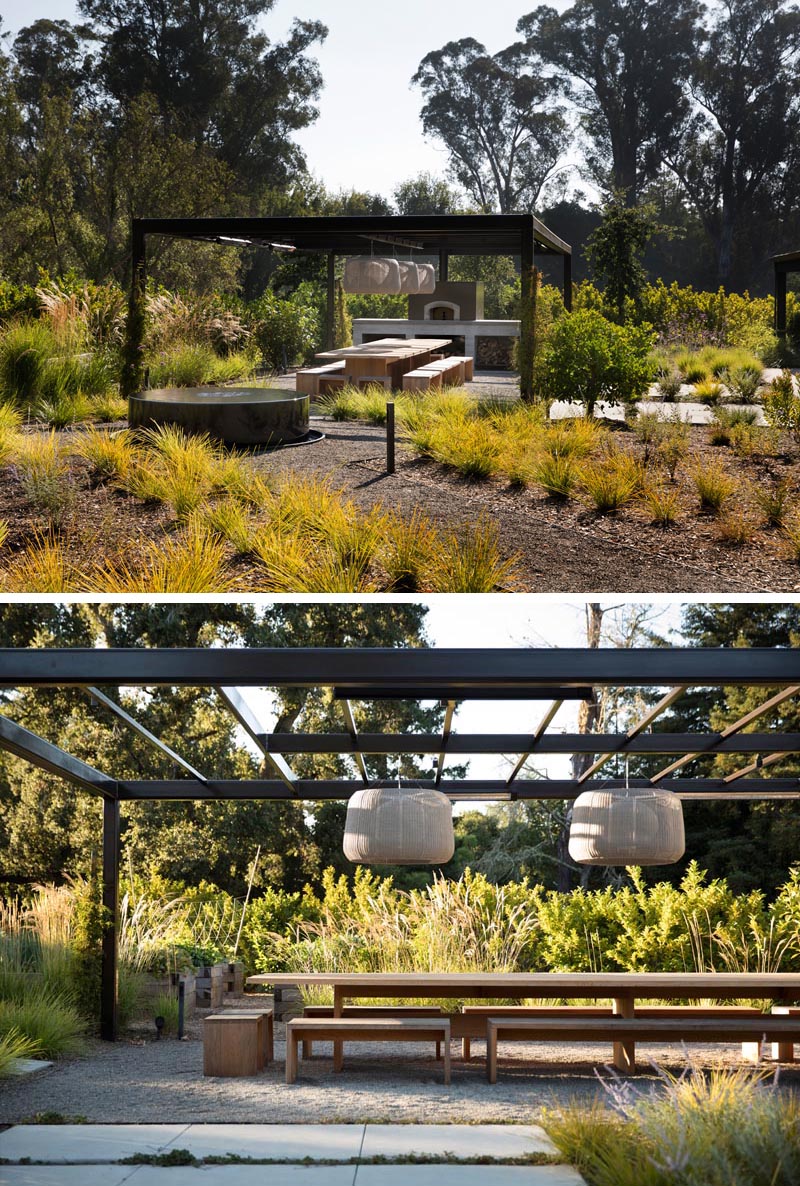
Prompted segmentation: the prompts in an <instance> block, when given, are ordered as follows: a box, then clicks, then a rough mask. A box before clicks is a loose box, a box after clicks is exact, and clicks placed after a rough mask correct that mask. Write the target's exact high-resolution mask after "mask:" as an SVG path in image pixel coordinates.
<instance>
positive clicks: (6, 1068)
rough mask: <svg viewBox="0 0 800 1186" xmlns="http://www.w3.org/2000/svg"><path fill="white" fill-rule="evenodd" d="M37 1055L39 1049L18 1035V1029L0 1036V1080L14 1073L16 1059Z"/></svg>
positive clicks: (0, 1016) (25, 1037)
mask: <svg viewBox="0 0 800 1186" xmlns="http://www.w3.org/2000/svg"><path fill="white" fill-rule="evenodd" d="M0 1018H2V1014H0ZM0 1024H2V1021H1V1020H0ZM38 1053H39V1047H38V1046H37V1045H36V1043H35V1042H34V1041H32V1040H31V1039H30V1038H29V1037H27V1036H26V1035H25V1034H22V1033H20V1031H19V1030H18V1029H10V1030H8V1031H7V1032H6V1033H4V1034H3V1035H2V1036H0V1079H3V1078H5V1076H6V1075H11V1074H13V1073H14V1067H15V1066H16V1063H17V1060H18V1059H21V1058H34V1057H35V1056H36V1055H37V1054H38Z"/></svg>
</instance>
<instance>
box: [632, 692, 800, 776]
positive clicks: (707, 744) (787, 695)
mask: <svg viewBox="0 0 800 1186" xmlns="http://www.w3.org/2000/svg"><path fill="white" fill-rule="evenodd" d="M798 693H800V684H790V685H789V687H788V688H783V689H782V690H781V691H780V692H776V693H775V695H774V696H770V698H769V699H768V700H765V701H764V703H763V704H759V705H758V707H757V708H753V709H751V710H750V712H746V713H745V714H744V716H741V717H739V719H738V720H736V721H732V722H731V724H730V725H728V726H727V727H726V728H725V729H723V730H722V732H721V733H719V734H717V735H715V740H711V737H712V735H711V734H707V735H706V736H705V737H704V739H703V740H704V744H703V745H702V746H700V747H699V748H698V749H694V750H693V751H692V752H691V753H686V754H684V755H683V757H682V758H679V759H678V761H677V762H671V763H670V765H669V766H665V767H664V769H663V770H659V771H658V772H657V773H656V774H654V775H652V779H653V782H658V781H660V780H661V779H663V778H669V776H670V775H671V774H674V773H675V771H676V770H680V769H681V768H682V767H684V766H686V765H688V763H689V762H692V761H694V759H695V758H700V757H706V756H708V755H709V754H714V753H719V752H721V750H720V746H721V745H722V744H723V742H725V741H727V740H728V739H729V738H731V737H735V736H736V734H737V733H741V732H742V730H743V729H746V728H747V726H748V725H752V723H753V721H757V720H759V718H760V717H763V716H765V715H766V714H767V713H768V712H771V711H772V709H773V708H779V707H780V706H781V704H784V703H785V702H786V701H787V700H791V699H792V697H793V696H797V695H798ZM771 748H772V746H770V749H771Z"/></svg>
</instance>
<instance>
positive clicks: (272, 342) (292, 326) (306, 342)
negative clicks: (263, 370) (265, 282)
mask: <svg viewBox="0 0 800 1186" xmlns="http://www.w3.org/2000/svg"><path fill="white" fill-rule="evenodd" d="M252 315H253V317H254V319H255V328H254V338H255V342H256V344H257V346H258V348H259V350H260V351H261V355H262V357H263V359H264V362H265V363H266V364H267V366H269V367H271V368H272V369H273V370H276V371H278V370H284V369H285V368H286V367H287V366H292V365H293V364H294V363H296V362H302V361H304V360H305V359H306V358H308V357H309V355H310V354H311V353H312V351H313V349H314V344H315V343H316V342H317V340H318V339H319V334H320V326H319V315H318V313H317V310H316V309H314V308H313V307H310V306H307V305H301V304H299V303H298V302H296V301H287V300H281V299H280V297H278V296H276V295H275V293H274V292H271V291H268V292H266V293H265V294H264V295H263V296H262V297H261V299H260V300H259V301H256V302H255V303H254V304H253V306H252Z"/></svg>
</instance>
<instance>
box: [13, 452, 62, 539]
mask: <svg viewBox="0 0 800 1186" xmlns="http://www.w3.org/2000/svg"><path fill="white" fill-rule="evenodd" d="M15 460H16V464H17V468H18V469H19V474H20V482H21V484H22V489H23V491H24V492H25V497H26V498H27V499H28V501H29V502H30V504H31V506H32V507H33V508H34V510H36V511H38V512H39V514H41V515H42V516H43V517H44V519H45V521H46V524H47V526H48V527H49V528H51V529H52V530H58V529H59V528H60V527H61V526H62V525H63V523H64V521H65V520H66V518H67V516H68V515H69V514H70V512H71V511H72V509H73V507H74V504H75V497H76V491H75V486H74V483H73V481H72V476H71V474H70V467H69V459H68V457H67V453H66V450H65V449H64V447H63V446H62V444H61V442H60V440H59V438H58V435H57V434H56V432H55V430H51V431H50V432H49V433H35V434H34V433H32V434H30V435H26V436H23V437H20V440H19V446H18V449H17V454H16V458H15Z"/></svg>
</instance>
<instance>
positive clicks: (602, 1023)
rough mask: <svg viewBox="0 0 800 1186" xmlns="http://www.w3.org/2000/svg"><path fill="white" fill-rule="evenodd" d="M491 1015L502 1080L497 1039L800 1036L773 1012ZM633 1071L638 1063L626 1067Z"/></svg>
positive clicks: (492, 1065) (492, 1069) (492, 1064)
mask: <svg viewBox="0 0 800 1186" xmlns="http://www.w3.org/2000/svg"><path fill="white" fill-rule="evenodd" d="M721 1012H722V1010H721V1009H720V1010H719V1011H718V1013H717V1016H716V1017H713V1018H710V1017H697V1016H694V1017H685V1016H681V1017H641V1016H637V1017H584V1018H580V1017H541V1018H533V1017H528V1018H523V1017H519V1018H510V1017H502V1016H501V1017H489V1018H487V1021H486V1078H487V1079H488V1081H489V1082H490V1083H496V1082H497V1044H498V1042H499V1041H511V1042H552V1041H555V1040H562V1041H572V1042H592V1041H598V1040H599V1041H609V1042H615V1043H617V1044H618V1045H623V1044H624V1043H625V1042H681V1043H682V1042H743V1041H748V1040H749V1041H751V1042H752V1041H762V1040H764V1039H766V1041H772V1042H789V1041H800V1018H794V1017H773V1016H771V1015H770V1014H764V1013H762V1014H761V1016H760V1017H721V1016H719V1014H720V1013H721ZM627 1069H628V1070H631V1071H632V1070H633V1069H634V1066H633V1062H631V1065H630V1066H629V1067H628V1068H627Z"/></svg>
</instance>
